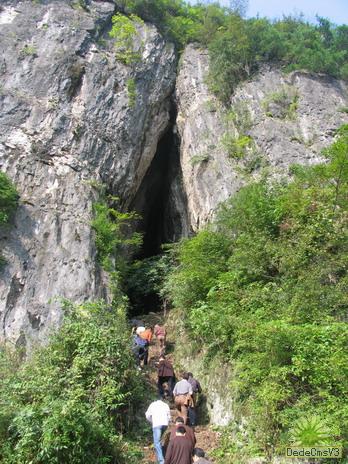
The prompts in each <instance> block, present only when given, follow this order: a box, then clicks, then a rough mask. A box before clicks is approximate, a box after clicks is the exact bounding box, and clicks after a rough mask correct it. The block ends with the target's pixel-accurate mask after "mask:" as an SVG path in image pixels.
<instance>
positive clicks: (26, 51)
mask: <svg viewBox="0 0 348 464" xmlns="http://www.w3.org/2000/svg"><path fill="white" fill-rule="evenodd" d="M20 55H21V57H23V58H24V57H25V56H37V48H36V46H35V45H33V44H25V45H24V47H23V48H22V49H21V51H20Z"/></svg>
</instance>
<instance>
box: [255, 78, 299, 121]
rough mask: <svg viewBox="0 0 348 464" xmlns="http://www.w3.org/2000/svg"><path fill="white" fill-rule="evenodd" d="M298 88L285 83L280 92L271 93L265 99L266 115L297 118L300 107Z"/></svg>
mask: <svg viewBox="0 0 348 464" xmlns="http://www.w3.org/2000/svg"><path fill="white" fill-rule="evenodd" d="M298 98H299V96H298V92H297V89H296V88H294V87H292V86H289V85H284V86H282V88H281V89H280V90H279V91H278V92H274V93H271V94H269V95H267V97H266V98H265V99H264V101H263V107H264V109H265V112H266V116H269V117H271V118H273V117H275V118H280V119H295V118H296V111H297V108H298Z"/></svg>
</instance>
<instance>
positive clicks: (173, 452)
mask: <svg viewBox="0 0 348 464" xmlns="http://www.w3.org/2000/svg"><path fill="white" fill-rule="evenodd" d="M192 452H193V446H192V443H191V441H190V440H188V439H187V438H186V430H185V428H184V427H183V426H181V425H180V426H179V427H178V428H177V429H176V431H175V438H173V440H170V442H169V445H168V449H167V452H166V459H165V461H164V463H165V464H191V463H192Z"/></svg>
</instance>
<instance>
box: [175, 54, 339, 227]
mask: <svg viewBox="0 0 348 464" xmlns="http://www.w3.org/2000/svg"><path fill="white" fill-rule="evenodd" d="M208 66H209V57H208V53H207V51H205V50H202V49H200V48H197V47H196V46H194V45H190V46H188V47H187V48H186V50H185V52H184V54H183V56H182V59H181V66H180V70H179V73H178V79H177V86H176V95H177V103H178V119H177V125H178V129H179V134H180V137H181V167H182V172H183V183H184V187H185V191H186V195H187V198H188V213H189V218H190V225H191V227H192V228H193V229H194V230H197V229H199V228H200V227H201V226H202V225H204V224H206V223H207V222H208V221H209V220H210V219H211V218H212V216H213V215H214V212H215V211H216V207H217V205H218V204H219V203H220V202H221V201H223V200H226V199H227V198H228V197H229V196H231V195H233V194H234V193H235V192H236V191H238V190H239V188H240V187H241V185H243V184H244V183H245V182H248V181H249V180H250V178H256V177H257V176H258V175H259V174H260V172H261V171H263V172H264V171H265V168H267V169H268V173H269V175H271V176H275V175H277V174H280V175H289V167H290V166H291V165H292V164H294V163H300V164H309V163H316V162H318V161H319V160H322V159H323V158H322V156H321V150H322V148H324V147H325V146H327V145H328V144H330V143H331V141H332V138H333V136H334V133H335V130H336V129H337V128H338V127H339V126H340V125H341V124H343V123H344V122H347V113H346V112H345V111H344V108H347V105H348V88H347V85H346V84H345V83H343V82H341V81H337V80H335V79H333V78H329V77H327V76H324V75H320V76H318V75H311V74H309V73H305V72H293V73H291V74H284V73H282V72H281V71H280V70H278V69H274V68H272V67H269V68H264V69H263V70H261V72H260V73H259V74H258V75H256V76H254V77H253V78H252V79H251V80H250V81H249V82H246V83H243V84H241V85H240V86H239V88H238V90H237V91H236V92H235V94H234V96H233V97H232V99H231V106H230V108H229V109H227V110H226V109H223V108H222V107H221V105H220V104H219V102H218V101H217V100H216V99H215V98H214V97H213V96H212V95H211V94H210V93H209V91H208V88H207V85H206V77H207V73H208ZM243 137H244V138H243ZM245 137H246V138H245ZM243 144H244V146H243ZM243 149H244V151H245V153H243Z"/></svg>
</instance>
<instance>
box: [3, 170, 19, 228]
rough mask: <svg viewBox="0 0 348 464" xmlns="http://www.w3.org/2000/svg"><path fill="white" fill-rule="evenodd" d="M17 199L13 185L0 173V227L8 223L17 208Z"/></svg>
mask: <svg viewBox="0 0 348 464" xmlns="http://www.w3.org/2000/svg"><path fill="white" fill-rule="evenodd" d="M18 198H19V197H18V193H17V191H16V189H15V187H14V185H13V183H12V182H11V181H10V179H9V178H8V177H7V176H6V174H4V173H3V172H1V171H0V225H1V224H6V223H7V222H8V221H9V219H10V217H11V215H12V214H13V213H14V212H15V210H16V208H17V204H18Z"/></svg>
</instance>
